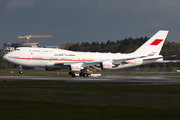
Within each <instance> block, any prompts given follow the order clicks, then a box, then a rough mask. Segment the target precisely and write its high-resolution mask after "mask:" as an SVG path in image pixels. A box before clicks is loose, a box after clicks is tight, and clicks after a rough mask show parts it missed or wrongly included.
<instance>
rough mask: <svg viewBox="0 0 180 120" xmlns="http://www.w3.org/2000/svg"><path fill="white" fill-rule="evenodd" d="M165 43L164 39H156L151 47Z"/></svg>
mask: <svg viewBox="0 0 180 120" xmlns="http://www.w3.org/2000/svg"><path fill="white" fill-rule="evenodd" d="M162 41H163V39H156V40H154V41H153V42H152V43H151V44H150V45H158V44H159V43H161V42H162Z"/></svg>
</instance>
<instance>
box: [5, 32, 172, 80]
mask: <svg viewBox="0 0 180 120" xmlns="http://www.w3.org/2000/svg"><path fill="white" fill-rule="evenodd" d="M168 32H169V31H167V30H159V31H158V32H157V33H156V34H155V35H154V36H152V37H151V38H150V39H149V40H148V41H146V42H145V43H144V44H143V45H142V46H140V47H139V48H138V49H137V50H135V51H134V52H132V53H128V54H121V53H97V52H77V51H70V50H63V49H53V48H31V47H18V48H16V50H15V51H12V52H10V53H8V54H6V55H4V56H3V58H4V59H5V60H6V61H8V62H10V63H13V64H16V65H19V73H20V74H22V66H28V67H43V68H45V69H46V70H54V69H68V70H69V75H71V76H72V77H76V76H77V74H75V73H76V72H78V73H79V74H78V76H83V77H88V76H90V75H91V72H90V71H101V70H112V69H123V68H128V67H134V66H139V65H144V64H150V63H156V62H163V56H162V55H160V51H161V49H162V46H163V44H164V42H165V39H166V37H167V34H168Z"/></svg>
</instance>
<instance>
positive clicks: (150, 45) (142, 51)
mask: <svg viewBox="0 0 180 120" xmlns="http://www.w3.org/2000/svg"><path fill="white" fill-rule="evenodd" d="M168 32H169V31H165V30H160V31H158V32H157V33H156V34H155V35H154V36H152V37H151V38H150V39H149V40H148V41H147V42H145V43H144V44H143V45H142V46H141V47H139V48H138V49H137V50H136V51H135V52H134V54H136V55H144V56H156V55H159V53H160V51H161V49H162V46H163V44H164V41H165V39H166V36H167V34H168Z"/></svg>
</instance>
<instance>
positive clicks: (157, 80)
mask: <svg viewBox="0 0 180 120" xmlns="http://www.w3.org/2000/svg"><path fill="white" fill-rule="evenodd" d="M4 78H5V79H8V78H13V79H15V80H17V79H18V80H59V81H67V82H123V83H124V84H126V83H128V84H129V83H137V84H136V85H173V84H180V76H102V77H74V78H72V77H54V76H51V77H48V76H0V79H4Z"/></svg>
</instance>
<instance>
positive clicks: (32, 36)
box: [18, 35, 52, 47]
mask: <svg viewBox="0 0 180 120" xmlns="http://www.w3.org/2000/svg"><path fill="white" fill-rule="evenodd" d="M43 37H52V35H25V36H18V38H26V47H27V46H28V40H30V38H43Z"/></svg>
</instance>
